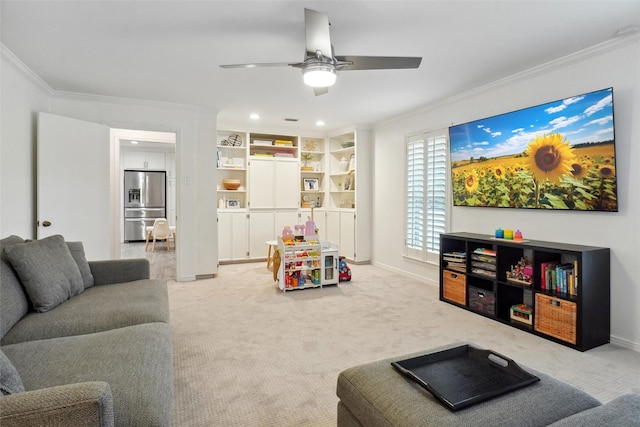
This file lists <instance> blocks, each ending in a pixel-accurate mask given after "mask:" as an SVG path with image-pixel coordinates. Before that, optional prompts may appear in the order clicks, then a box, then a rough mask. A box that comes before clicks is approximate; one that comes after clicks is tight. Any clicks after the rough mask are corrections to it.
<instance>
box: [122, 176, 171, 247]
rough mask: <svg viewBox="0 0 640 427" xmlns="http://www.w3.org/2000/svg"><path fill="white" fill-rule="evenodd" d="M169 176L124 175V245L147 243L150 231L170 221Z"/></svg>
mask: <svg viewBox="0 0 640 427" xmlns="http://www.w3.org/2000/svg"><path fill="white" fill-rule="evenodd" d="M166 182H167V177H166V172H149V171H135V170H125V171H124V241H125V242H133V241H139V240H145V239H146V227H148V226H152V225H153V222H154V221H155V219H156V218H166V215H167V211H166V206H165V201H166V199H167V193H166Z"/></svg>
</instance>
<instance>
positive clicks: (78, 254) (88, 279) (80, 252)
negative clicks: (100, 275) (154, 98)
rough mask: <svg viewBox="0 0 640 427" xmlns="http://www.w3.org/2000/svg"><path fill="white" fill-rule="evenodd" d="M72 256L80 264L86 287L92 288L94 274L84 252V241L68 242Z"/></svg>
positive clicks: (79, 267)
mask: <svg viewBox="0 0 640 427" xmlns="http://www.w3.org/2000/svg"><path fill="white" fill-rule="evenodd" d="M67 246H68V247H69V251H71V256H72V257H73V259H74V260H75V261H76V264H78V269H79V270H80V276H82V283H83V284H84V288H85V289H87V288H90V287H92V286H93V274H91V268H90V267H89V261H87V257H86V256H85V254H84V246H83V245H82V242H67Z"/></svg>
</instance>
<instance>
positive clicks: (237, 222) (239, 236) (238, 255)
mask: <svg viewBox="0 0 640 427" xmlns="http://www.w3.org/2000/svg"><path fill="white" fill-rule="evenodd" d="M218 257H219V260H220V261H237V260H242V259H248V258H249V219H248V214H247V210H246V209H237V210H232V209H226V210H222V209H221V210H219V211H218Z"/></svg>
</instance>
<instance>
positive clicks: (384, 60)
mask: <svg viewBox="0 0 640 427" xmlns="http://www.w3.org/2000/svg"><path fill="white" fill-rule="evenodd" d="M335 58H336V60H337V61H339V62H351V64H349V65H338V69H339V70H340V71H343V70H344V71H349V70H395V69H402V68H418V67H419V66H420V62H422V57H419V56H355V55H351V56H336V57H335Z"/></svg>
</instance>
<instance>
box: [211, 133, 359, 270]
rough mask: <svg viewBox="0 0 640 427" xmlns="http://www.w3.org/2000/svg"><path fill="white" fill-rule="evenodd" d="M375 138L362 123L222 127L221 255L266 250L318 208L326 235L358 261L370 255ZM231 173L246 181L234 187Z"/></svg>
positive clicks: (237, 256)
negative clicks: (307, 128) (317, 132)
mask: <svg viewBox="0 0 640 427" xmlns="http://www.w3.org/2000/svg"><path fill="white" fill-rule="evenodd" d="M370 145H371V142H370V140H369V132H368V130H360V129H352V130H348V131H345V132H341V133H338V134H336V135H333V136H330V137H327V138H325V137H297V136H287V135H274V134H263V133H260V134H258V133H250V132H241V131H225V130H219V131H218V140H217V148H218V150H217V151H218V169H217V171H218V178H217V181H218V182H217V189H218V196H217V197H218V199H219V206H218V230H219V231H218V237H219V253H220V261H238V260H243V259H260V258H265V257H266V255H267V245H266V243H265V242H266V241H271V240H276V238H277V236H279V235H281V233H282V229H283V227H284V226H285V225H288V226H290V227H291V228H292V229H293V228H294V226H295V225H296V224H304V223H305V222H306V221H307V219H308V218H310V217H311V215H312V212H313V220H314V221H315V223H316V228H317V229H318V230H319V237H320V239H322V240H329V241H331V242H333V243H335V244H337V245H339V254H340V255H343V256H345V257H346V258H348V259H349V260H351V261H355V262H367V261H369V260H370V258H371V231H370V230H371V187H370V183H371V175H370V174H371V157H370V156H371V148H370ZM224 179H238V180H240V182H241V186H240V188H239V189H238V190H227V189H225V188H224V186H223V180H224ZM229 201H232V202H233V203H231V206H230V205H229V203H228V202H229ZM312 207H313V211H312V209H311V208H312Z"/></svg>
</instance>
